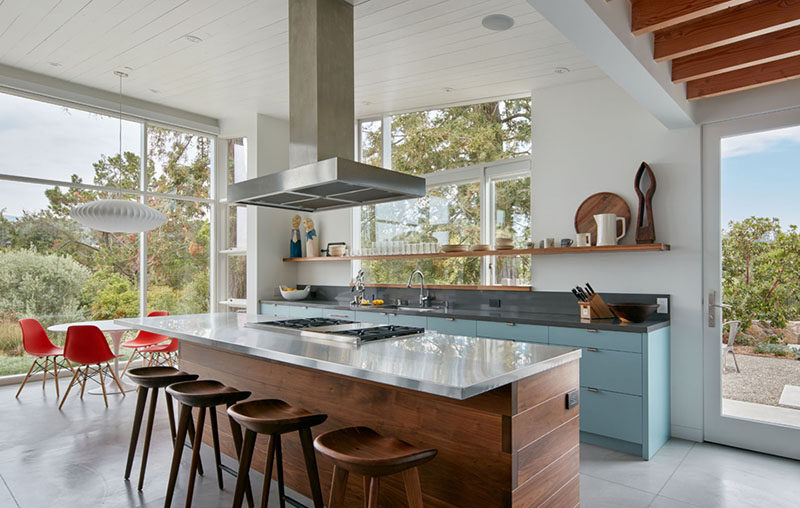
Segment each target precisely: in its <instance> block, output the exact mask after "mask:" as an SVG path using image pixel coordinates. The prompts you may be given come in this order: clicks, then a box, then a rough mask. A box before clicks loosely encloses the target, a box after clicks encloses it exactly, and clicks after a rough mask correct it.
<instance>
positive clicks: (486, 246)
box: [472, 243, 489, 251]
mask: <svg viewBox="0 0 800 508" xmlns="http://www.w3.org/2000/svg"><path fill="white" fill-rule="evenodd" d="M472 250H474V251H477V250H489V244H488V243H478V244H475V245H473V246H472Z"/></svg>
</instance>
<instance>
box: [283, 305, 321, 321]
mask: <svg viewBox="0 0 800 508" xmlns="http://www.w3.org/2000/svg"><path fill="white" fill-rule="evenodd" d="M287 307H289V309H290V310H289V316H290V317H293V318H298V319H299V318H315V317H322V309H321V308H320V307H309V306H301V305H287Z"/></svg>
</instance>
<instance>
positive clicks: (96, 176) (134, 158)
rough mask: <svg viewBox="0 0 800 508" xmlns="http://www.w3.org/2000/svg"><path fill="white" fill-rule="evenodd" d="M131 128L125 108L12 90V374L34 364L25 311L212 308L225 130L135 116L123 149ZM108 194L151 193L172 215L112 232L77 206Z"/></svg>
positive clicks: (8, 173)
mask: <svg viewBox="0 0 800 508" xmlns="http://www.w3.org/2000/svg"><path fill="white" fill-rule="evenodd" d="M119 128H120V121H119V118H114V117H113V116H107V115H104V114H100V113H95V112H88V111H84V110H81V109H76V108H72V107H65V106H62V105H55V104H51V103H47V102H41V101H37V100H33V99H30V98H25V97H18V96H14V95H7V94H0V153H3V157H1V158H0V210H1V211H2V214H1V216H0V265H2V266H3V267H4V268H3V270H0V375H4V374H14V373H20V372H24V369H26V368H27V367H28V366H29V364H30V360H29V359H28V358H25V357H24V356H23V349H22V342H21V332H20V328H19V325H18V323H17V322H18V320H19V319H22V318H28V317H32V318H36V319H38V320H40V321H41V322H42V323H43V324H44V326H45V327H47V326H49V325H52V324H56V323H64V322H73V321H83V320H89V319H114V318H120V317H135V316H138V315H140V314H142V313H144V312H147V311H150V310H168V311H170V312H171V313H188V312H205V311H207V310H208V309H209V303H210V296H209V275H208V274H209V270H210V260H211V253H212V252H213V249H212V248H211V245H210V236H211V232H210V225H211V223H212V222H211V217H210V215H211V213H212V209H213V207H212V206H211V204H212V203H213V202H212V200H211V196H210V194H209V193H210V188H211V172H212V163H211V161H212V160H213V148H212V147H213V141H214V140H213V138H210V137H207V136H202V135H198V134H196V133H188V132H182V131H177V130H174V129H170V128H167V127H164V126H156V125H151V124H147V123H145V122H139V121H131V120H123V121H122V154H120V153H119V151H120V150H119ZM143 172H144V173H143ZM98 199H123V200H133V201H143V202H146V203H147V204H149V205H150V206H153V207H154V208H156V209H158V210H161V211H162V212H163V213H164V214H165V215H166V216H167V223H166V224H165V225H164V226H162V227H160V228H157V229H155V230H153V231H150V232H147V233H143V234H111V233H104V232H100V231H96V230H91V229H89V228H85V227H83V226H81V225H80V224H78V223H77V222H75V221H73V220H72V219H71V218H70V217H69V211H70V209H71V208H72V207H74V206H76V205H78V204H81V203H87V202H91V201H95V200H98ZM51 338H53V339H54V340H55V341H56V342H60V341H61V340H63V337H59V336H57V335H55V334H53V336H52V337H51Z"/></svg>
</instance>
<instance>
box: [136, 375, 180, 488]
mask: <svg viewBox="0 0 800 508" xmlns="http://www.w3.org/2000/svg"><path fill="white" fill-rule="evenodd" d="M147 390H148V389H147V388H145V387H144V386H140V387H139V396H138V397H137V398H136V412H135V413H134V414H133V428H132V429H131V444H130V445H128V462H127V463H126V464H125V479H126V480H127V479H128V478H130V477H131V469H132V468H133V456H134V454H135V453H136V445H137V444H138V442H139V429H140V428H141V426H142V417H143V416H144V405H145V404H146V403H147ZM173 433H174V430H173ZM173 439H174V438H173Z"/></svg>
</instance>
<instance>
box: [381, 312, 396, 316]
mask: <svg viewBox="0 0 800 508" xmlns="http://www.w3.org/2000/svg"><path fill="white" fill-rule="evenodd" d="M381 314H383V315H384V316H396V315H397V314H395V313H394V312H382V313H381Z"/></svg>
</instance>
